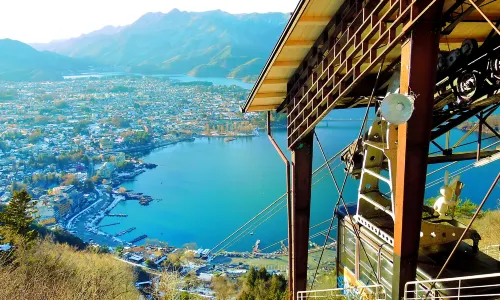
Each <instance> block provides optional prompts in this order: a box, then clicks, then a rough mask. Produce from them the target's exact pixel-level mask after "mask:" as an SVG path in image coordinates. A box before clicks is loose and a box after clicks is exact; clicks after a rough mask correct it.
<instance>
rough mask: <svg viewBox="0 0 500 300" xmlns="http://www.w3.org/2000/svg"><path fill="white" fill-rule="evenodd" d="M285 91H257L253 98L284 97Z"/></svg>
mask: <svg viewBox="0 0 500 300" xmlns="http://www.w3.org/2000/svg"><path fill="white" fill-rule="evenodd" d="M285 97H286V93H276V92H275V93H257V94H255V96H254V98H255V99H261V98H285Z"/></svg>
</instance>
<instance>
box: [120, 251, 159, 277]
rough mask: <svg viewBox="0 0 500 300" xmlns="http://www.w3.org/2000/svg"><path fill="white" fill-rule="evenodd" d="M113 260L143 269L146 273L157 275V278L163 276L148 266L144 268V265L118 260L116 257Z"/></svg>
mask: <svg viewBox="0 0 500 300" xmlns="http://www.w3.org/2000/svg"><path fill="white" fill-rule="evenodd" d="M113 258H114V259H116V260H119V261H121V262H124V263H127V264H129V265H132V266H135V267H139V268H141V269H143V270H144V271H146V272H148V273H151V274H154V275H157V276H161V272H158V271H157V270H155V269H151V268H148V267H146V266H143V265H140V264H136V263H133V262H131V261H128V260H124V259H121V258H118V257H116V256H113Z"/></svg>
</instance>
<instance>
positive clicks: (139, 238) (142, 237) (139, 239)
mask: <svg viewBox="0 0 500 300" xmlns="http://www.w3.org/2000/svg"><path fill="white" fill-rule="evenodd" d="M147 237H148V235H147V234H143V235H140V236H138V237H136V238H135V239H133V240H131V241H130V243H131V244H134V243H137V242H139V241H142V240H143V239H145V238H147Z"/></svg>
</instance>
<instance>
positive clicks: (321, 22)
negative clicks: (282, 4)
mask: <svg viewBox="0 0 500 300" xmlns="http://www.w3.org/2000/svg"><path fill="white" fill-rule="evenodd" d="M331 19H332V17H317V16H315V17H313V16H302V17H301V18H300V19H299V22H298V23H297V25H316V26H326V25H327V24H328V23H329V22H330V21H331Z"/></svg>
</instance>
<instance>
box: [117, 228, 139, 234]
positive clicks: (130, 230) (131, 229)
mask: <svg viewBox="0 0 500 300" xmlns="http://www.w3.org/2000/svg"><path fill="white" fill-rule="evenodd" d="M135 229H136V228H135V227H131V228H129V229H125V230H123V231H120V232H118V233H117V234H115V236H122V235H124V234H127V233H129V232H132V231H134V230H135Z"/></svg>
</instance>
